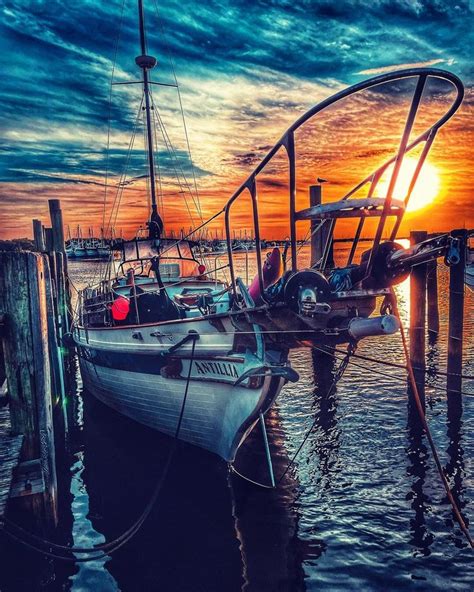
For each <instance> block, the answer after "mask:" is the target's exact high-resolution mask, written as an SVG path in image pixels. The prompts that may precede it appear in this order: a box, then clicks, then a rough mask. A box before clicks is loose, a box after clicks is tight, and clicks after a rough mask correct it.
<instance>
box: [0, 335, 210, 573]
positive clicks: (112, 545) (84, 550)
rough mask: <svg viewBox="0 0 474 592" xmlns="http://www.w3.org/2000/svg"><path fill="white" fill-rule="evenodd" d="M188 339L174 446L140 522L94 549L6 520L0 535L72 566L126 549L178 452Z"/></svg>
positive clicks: (188, 377)
mask: <svg viewBox="0 0 474 592" xmlns="http://www.w3.org/2000/svg"><path fill="white" fill-rule="evenodd" d="M188 335H190V338H191V339H192V350H191V357H190V361H189V370H188V375H187V378H186V386H185V389H184V395H183V402H182V404H181V411H180V415H179V419H178V423H177V426H176V431H175V435H174V438H173V445H172V447H171V448H170V451H169V454H168V457H167V460H166V463H165V467H164V470H163V471H162V474H161V477H160V479H159V481H158V484H157V486H156V487H155V490H154V491H153V495H152V496H151V498H150V501H149V502H148V504H147V505H146V507H145V509H144V511H143V512H142V514H141V515H140V516H139V518H138V519H137V520H136V521H135V522H134V523H133V524H132V526H130V528H128V529H127V530H126V531H125V532H124V533H122V534H121V535H120V536H119V537H117V538H115V539H114V540H112V541H109V542H108V543H102V544H99V545H95V546H94V547H93V548H90V547H68V546H65V545H58V544H57V543H53V542H52V541H48V540H46V539H43V538H42V537H39V536H37V535H35V534H33V533H31V532H29V531H27V530H25V529H24V528H22V527H21V526H19V525H18V524H15V523H14V522H12V521H11V520H9V519H8V518H4V519H3V523H4V524H0V532H4V533H5V534H6V535H8V536H9V537H10V538H12V539H14V540H15V541H17V542H19V543H21V544H22V545H24V546H26V547H28V548H29V549H32V550H33V551H37V552H38V553H41V554H43V555H46V556H47V557H51V558H52V559H57V560H59V561H67V562H71V563H84V562H88V561H97V560H100V559H105V558H106V557H109V556H110V555H111V554H112V553H115V551H117V550H118V549H120V547H122V546H123V545H125V544H126V543H127V542H128V541H129V540H130V539H131V538H132V537H133V536H134V535H135V534H136V533H137V532H138V530H139V529H140V528H141V526H142V525H143V523H144V522H145V520H146V519H147V518H148V516H149V515H150V512H151V510H152V509H153V506H154V504H155V502H156V500H157V499H158V496H159V494H160V492H161V489H162V487H163V484H164V482H165V479H166V477H167V475H168V471H169V468H170V466H171V461H172V460H173V458H174V454H175V452H176V449H177V444H178V440H179V433H180V430H181V424H182V420H183V417H184V410H185V406H186V401H187V397H188V392H189V385H190V382H191V372H192V366H193V362H194V353H195V348H196V341H197V340H198V339H199V334H198V333H189V334H188ZM5 526H7V527H9V528H12V529H13V530H15V531H16V532H17V533H18V534H14V533H13V532H10V531H8V530H7V529H5ZM22 537H24V538H22ZM26 538H29V539H30V541H34V542H37V543H40V544H42V545H45V546H47V547H48V548H49V550H45V549H43V548H41V547H39V546H37V545H36V544H35V543H32V542H29V541H28V540H25V539H26ZM53 550H57V551H58V552H68V553H78V554H81V555H82V554H90V553H97V552H99V551H100V552H101V553H100V554H98V555H92V556H90V557H67V556H65V555H60V554H59V553H55V552H53Z"/></svg>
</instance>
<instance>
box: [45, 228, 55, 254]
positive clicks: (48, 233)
mask: <svg viewBox="0 0 474 592" xmlns="http://www.w3.org/2000/svg"><path fill="white" fill-rule="evenodd" d="M44 242H45V246H46V251H47V252H48V253H51V252H52V251H53V229H52V228H45V229H44Z"/></svg>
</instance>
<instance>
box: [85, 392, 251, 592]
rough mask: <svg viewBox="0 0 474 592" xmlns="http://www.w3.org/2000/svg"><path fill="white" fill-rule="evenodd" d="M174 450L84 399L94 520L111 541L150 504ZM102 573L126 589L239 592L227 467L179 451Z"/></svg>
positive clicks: (215, 460)
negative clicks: (142, 517) (135, 528)
mask: <svg viewBox="0 0 474 592" xmlns="http://www.w3.org/2000/svg"><path fill="white" fill-rule="evenodd" d="M170 444H171V439H170V438H167V437H166V436H162V435H160V434H158V433H157V432H154V431H152V430H147V429H146V428H144V427H143V426H139V425H138V424H135V423H134V422H131V421H129V420H127V419H126V418H123V417H121V416H119V415H118V414H115V413H114V412H112V411H111V410H110V409H106V408H104V407H103V406H102V405H101V404H100V403H99V402H98V401H95V400H94V399H93V398H92V397H91V396H88V395H87V394H86V395H85V422H84V467H85V468H84V473H83V480H84V483H85V486H86V488H87V492H88V497H89V520H90V521H91V523H92V526H93V527H94V529H95V530H96V531H98V532H100V533H102V534H103V535H104V536H105V538H106V539H107V540H112V539H114V538H115V537H117V536H119V535H120V534H122V532H123V531H124V530H125V529H126V528H128V527H129V526H130V525H131V524H132V523H133V522H134V520H135V519H136V518H137V517H138V516H139V514H140V513H141V511H142V510H143V508H144V507H145V506H146V504H147V503H148V501H149V498H150V496H151V493H152V491H153V489H154V487H155V485H156V482H157V480H158V479H159V478H160V476H161V472H162V470H163V467H164V464H165V461H166V459H167V456H168V452H169V448H170ZM105 569H106V570H107V571H108V572H109V573H110V575H111V576H112V577H113V578H114V580H115V581H116V584H117V587H116V589H121V590H156V589H164V590H170V591H173V590H176V591H178V590H179V591H185V590H197V589H203V590H206V591H207V590H209V591H213V590H216V591H221V590H229V591H233V590H240V587H241V557H240V552H239V547H238V541H237V538H236V536H235V529H234V520H233V518H232V503H231V496H230V491H229V488H228V484H227V466H226V465H225V463H223V462H220V461H219V459H218V458H217V457H216V456H215V455H211V454H208V453H206V452H205V451H202V450H199V449H197V448H194V447H191V446H186V445H182V446H181V445H180V446H179V447H178V451H177V453H176V454H175V456H174V457H173V461H172V464H171V468H170V470H169V472H168V474H167V476H166V481H165V485H164V488H163V490H162V492H161V494H160V497H159V499H158V501H157V503H156V504H155V506H154V507H153V510H152V512H151V514H150V516H149V517H148V519H147V520H146V521H145V523H144V525H143V527H142V528H141V530H140V531H139V532H138V534H137V535H136V536H135V537H133V538H132V539H131V540H130V541H129V542H128V543H127V544H126V545H125V546H124V547H122V548H121V549H119V550H118V551H117V552H116V553H115V554H114V555H112V558H111V560H110V561H109V562H107V563H106V565H105ZM97 578H99V574H97ZM103 581H104V579H103V578H101V579H100V582H97V584H98V585H96V587H97V588H100V583H101V582H103ZM196 582H198V583H199V584H198V586H197V585H196ZM107 589H109V588H107Z"/></svg>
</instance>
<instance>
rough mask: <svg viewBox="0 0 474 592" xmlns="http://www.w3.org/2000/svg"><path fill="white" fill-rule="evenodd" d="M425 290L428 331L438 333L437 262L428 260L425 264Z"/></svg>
mask: <svg viewBox="0 0 474 592" xmlns="http://www.w3.org/2000/svg"><path fill="white" fill-rule="evenodd" d="M426 291H427V298H428V332H429V333H431V334H436V335H437V334H438V333H439V309H438V263H437V261H436V260H435V261H430V262H429V263H428V264H427V279H426Z"/></svg>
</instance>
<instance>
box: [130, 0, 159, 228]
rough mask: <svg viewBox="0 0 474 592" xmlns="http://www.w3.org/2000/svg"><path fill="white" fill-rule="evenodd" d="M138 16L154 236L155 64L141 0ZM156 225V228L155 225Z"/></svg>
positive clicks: (138, 64)
mask: <svg viewBox="0 0 474 592" xmlns="http://www.w3.org/2000/svg"><path fill="white" fill-rule="evenodd" d="M138 16H139V21H140V48H141V52H142V54H141V55H140V56H138V57H137V58H136V59H135V62H136V64H137V66H139V67H140V68H141V69H142V71H143V94H144V96H145V115H146V136H147V144H148V146H147V149H148V167H149V174H150V192H151V217H150V236H152V237H156V236H158V235H159V234H161V230H162V229H163V222H162V220H161V218H160V216H159V215H158V208H157V205H156V187H155V160H154V153H153V133H152V126H151V113H150V111H151V107H150V87H149V79H148V70H151V69H152V68H154V67H155V65H156V58H154V57H152V56H148V55H147V53H146V52H147V47H146V35H145V14H144V11H143V0H138ZM156 225H158V227H159V232H157V231H158V228H157V227H156Z"/></svg>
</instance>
